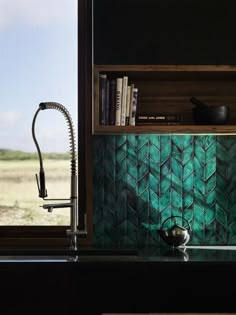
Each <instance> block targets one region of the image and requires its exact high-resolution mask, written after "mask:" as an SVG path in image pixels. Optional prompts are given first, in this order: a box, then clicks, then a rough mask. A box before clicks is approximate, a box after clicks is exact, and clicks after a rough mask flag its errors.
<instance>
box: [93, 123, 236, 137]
mask: <svg viewBox="0 0 236 315" xmlns="http://www.w3.org/2000/svg"><path fill="white" fill-rule="evenodd" d="M93 134H94V135H106V134H110V135H118V134H156V135H161V134H176V135H210V134H212V135H236V126H234V125H211V126H209V125H206V126H205V125H201V126H200V125H199V126H198V125H171V126H170V125H168V126H153V125H152V126H98V127H96V129H95V130H94V132H93Z"/></svg>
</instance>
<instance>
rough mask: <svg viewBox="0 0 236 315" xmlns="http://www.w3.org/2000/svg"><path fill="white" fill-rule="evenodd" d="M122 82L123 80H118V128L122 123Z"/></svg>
mask: <svg viewBox="0 0 236 315" xmlns="http://www.w3.org/2000/svg"><path fill="white" fill-rule="evenodd" d="M122 81H123V78H117V79H116V126H120V122H121V101H122Z"/></svg>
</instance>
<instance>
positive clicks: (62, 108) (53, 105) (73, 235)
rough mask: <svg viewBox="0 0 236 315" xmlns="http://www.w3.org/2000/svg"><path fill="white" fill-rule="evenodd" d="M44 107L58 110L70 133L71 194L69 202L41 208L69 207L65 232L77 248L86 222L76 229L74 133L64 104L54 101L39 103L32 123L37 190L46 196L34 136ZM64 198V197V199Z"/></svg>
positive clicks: (73, 246)
mask: <svg viewBox="0 0 236 315" xmlns="http://www.w3.org/2000/svg"><path fill="white" fill-rule="evenodd" d="M45 109H56V110H58V111H60V112H61V113H62V114H63V115H64V116H65V118H66V121H67V124H68V127H69V134H70V137H69V139H70V154H71V189H70V190H71V195H70V199H69V200H70V201H69V202H62V203H48V204H44V205H43V209H47V210H48V212H52V211H53V209H58V208H70V229H69V230H67V231H66V234H67V235H68V236H69V237H70V248H71V249H72V250H77V246H78V244H77V243H78V240H77V237H78V235H80V234H85V235H86V234H87V230H86V222H85V229H84V230H83V231H80V230H78V223H79V222H78V211H79V210H78V187H77V186H78V185H77V182H78V181H77V170H76V151H75V135H74V128H73V123H72V119H71V116H70V114H69V111H68V110H67V109H66V108H65V106H63V105H61V104H59V103H55V102H46V103H40V104H39V109H38V110H37V111H36V113H35V115H34V118H33V123H32V135H33V140H34V142H35V145H36V148H37V151H38V155H39V162H40V171H39V180H38V176H37V175H36V179H37V184H38V190H39V197H40V198H43V199H44V200H46V199H45V197H47V190H46V185H45V174H44V167H43V159H42V154H41V151H40V148H39V145H38V142H37V140H36V137H35V121H36V117H37V115H38V113H39V111H40V110H45ZM51 200H61V199H51ZM64 200H65V199H64Z"/></svg>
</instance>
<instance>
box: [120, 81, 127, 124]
mask: <svg viewBox="0 0 236 315" xmlns="http://www.w3.org/2000/svg"><path fill="white" fill-rule="evenodd" d="M127 87H128V77H127V76H124V77H123V86H122V101H121V118H120V125H121V126H125V117H126V102H127Z"/></svg>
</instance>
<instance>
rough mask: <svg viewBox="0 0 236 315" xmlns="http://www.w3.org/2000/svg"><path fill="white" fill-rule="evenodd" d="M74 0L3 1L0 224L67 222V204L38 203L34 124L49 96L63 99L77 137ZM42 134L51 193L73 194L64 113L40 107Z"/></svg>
mask: <svg viewBox="0 0 236 315" xmlns="http://www.w3.org/2000/svg"><path fill="white" fill-rule="evenodd" d="M77 15H78V14H77V1H76V0H69V1H68V0H34V1H31V0H21V1H19V0H11V1H8V0H1V1H0V47H1V48H0V73H1V76H0V95H1V102H0V225H1V226H31V227H32V226H36V225H37V226H48V225H50V226H52V225H56V226H60V225H63V226H64V225H68V224H69V211H70V210H69V208H65V209H58V210H57V209H56V210H54V212H53V213H47V212H46V210H43V209H42V208H40V207H39V206H40V205H42V204H43V203H45V201H43V200H41V199H40V198H39V197H38V191H37V184H36V180H35V173H38V171H39V160H38V155H37V153H36V147H35V145H34V142H33V139H32V134H31V125H32V120H33V116H34V114H35V112H36V110H37V109H38V105H39V103H41V102H44V101H55V102H58V103H61V104H63V105H64V106H65V107H66V108H67V109H68V110H69V112H70V114H71V116H72V119H73V123H74V127H75V133H76V137H77V123H78V122H77V110H78V108H77V106H78V105H77V104H78V99H77V98H78V97H77V94H78V93H77V88H78V87H77V72H78V65H77V63H78V56H77V47H78V36H77V35H78V34H77V18H78V17H77ZM36 135H37V140H38V142H39V145H40V149H41V151H42V155H43V158H44V168H45V173H46V184H47V190H48V197H49V198H69V197H70V160H69V154H68V152H69V134H68V130H67V124H66V121H65V119H64V117H63V115H62V114H61V113H60V112H58V111H56V110H48V111H41V112H40V113H39V115H38V118H37V121H36Z"/></svg>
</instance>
